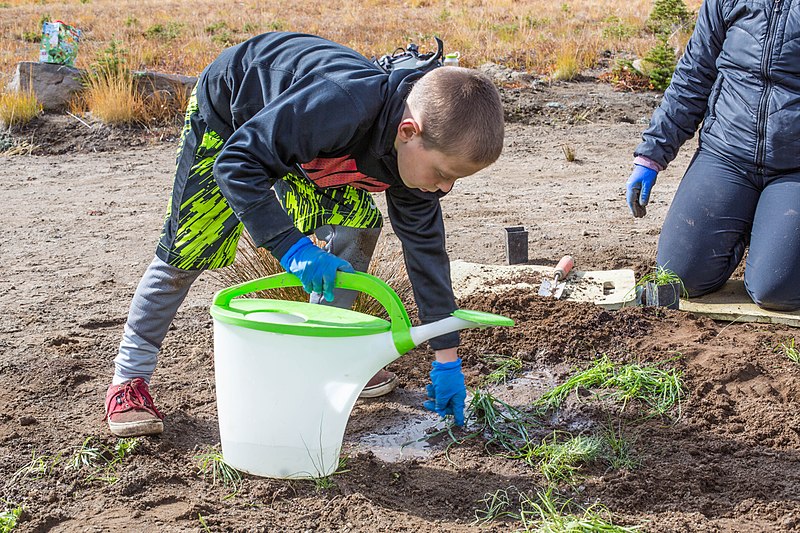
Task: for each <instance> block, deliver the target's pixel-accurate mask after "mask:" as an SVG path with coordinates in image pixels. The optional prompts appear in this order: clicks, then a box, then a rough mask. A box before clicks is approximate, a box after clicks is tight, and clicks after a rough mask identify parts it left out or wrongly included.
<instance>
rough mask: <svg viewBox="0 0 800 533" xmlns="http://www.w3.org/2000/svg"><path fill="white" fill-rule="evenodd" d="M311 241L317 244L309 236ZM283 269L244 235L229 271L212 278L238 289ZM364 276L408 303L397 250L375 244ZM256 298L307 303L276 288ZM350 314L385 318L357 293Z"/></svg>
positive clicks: (297, 290) (301, 295)
mask: <svg viewBox="0 0 800 533" xmlns="http://www.w3.org/2000/svg"><path fill="white" fill-rule="evenodd" d="M311 240H313V241H315V242H316V243H317V244H320V243H319V242H318V241H316V239H315V238H314V237H313V236H312V237H311ZM283 271H284V270H283V268H282V267H281V266H280V264H279V263H278V260H277V259H275V258H274V257H273V256H272V254H270V253H269V252H268V251H266V250H265V249H263V248H257V247H256V245H255V244H254V243H253V239H252V238H251V237H250V235H249V234H248V233H247V232H246V231H245V232H242V238H241V239H240V240H239V248H238V250H237V252H236V261H235V262H234V263H233V264H232V265H231V266H229V267H227V268H223V269H220V270H216V271H214V277H216V278H217V279H218V280H219V281H220V282H221V283H222V284H223V285H225V286H226V287H227V286H231V285H238V284H239V283H244V282H246V281H250V280H253V279H258V278H263V277H266V276H271V275H273V274H278V273H280V272H283ZM368 272H369V273H370V274H372V275H373V276H376V277H378V278H380V279H382V280H383V281H385V282H386V283H387V284H388V285H389V286H390V287H391V288H392V289H394V291H395V292H396V293H397V295H398V296H399V297H400V299H401V300H402V301H403V302H409V301H410V300H411V299H412V292H411V283H410V282H409V280H408V276H407V275H406V269H405V263H404V262H403V254H402V252H401V250H400V247H399V246H397V247H392V246H390V245H388V244H387V243H386V240H385V239H381V240H380V241H379V242H378V246H377V248H376V250H375V254H374V255H373V256H372V262H371V263H370V265H369V270H368ZM254 295H255V296H256V297H259V298H275V299H279V300H289V301H295V302H305V301H308V294H307V293H306V292H305V291H303V289H302V287H291V288H280V289H272V290H269V291H263V292H257V293H254ZM353 310H355V311H358V312H361V313H366V314H368V315H374V316H379V317H383V318H387V317H388V315H387V314H386V313H385V311H384V309H383V306H381V304H380V303H378V301H377V300H375V299H374V298H372V297H370V296H367V295H366V294H364V293H360V294H359V295H358V298H356V301H355V303H354V304H353Z"/></svg>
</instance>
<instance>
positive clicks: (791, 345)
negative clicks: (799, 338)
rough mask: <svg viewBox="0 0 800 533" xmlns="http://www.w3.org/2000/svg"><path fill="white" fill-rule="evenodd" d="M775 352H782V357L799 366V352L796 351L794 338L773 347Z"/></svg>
mask: <svg viewBox="0 0 800 533" xmlns="http://www.w3.org/2000/svg"><path fill="white" fill-rule="evenodd" d="M775 351H780V352H782V353H783V355H785V356H786V358H787V359H789V361H791V362H793V363H797V364H798V365H800V350H798V349H797V347H796V346H795V339H794V337H790V338H788V339H786V340H785V341H784V342H782V343H780V344H779V345H778V346H776V347H775Z"/></svg>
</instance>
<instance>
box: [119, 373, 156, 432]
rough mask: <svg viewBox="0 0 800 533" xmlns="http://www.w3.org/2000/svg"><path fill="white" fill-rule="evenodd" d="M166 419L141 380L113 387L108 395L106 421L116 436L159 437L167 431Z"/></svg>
mask: <svg viewBox="0 0 800 533" xmlns="http://www.w3.org/2000/svg"><path fill="white" fill-rule="evenodd" d="M162 418H164V415H162V414H161V413H160V412H159V411H158V409H156V406H155V405H153V398H151V397H150V388H149V387H148V385H147V382H146V381H145V380H143V379H142V378H136V379H132V380H130V381H126V382H125V383H121V384H119V385H111V386H110V387H109V388H108V392H106V420H108V427H109V428H110V429H111V433H113V434H114V435H116V436H117V437H139V436H142V435H158V434H160V433H162V432H163V431H164V422H162V421H161V419H162Z"/></svg>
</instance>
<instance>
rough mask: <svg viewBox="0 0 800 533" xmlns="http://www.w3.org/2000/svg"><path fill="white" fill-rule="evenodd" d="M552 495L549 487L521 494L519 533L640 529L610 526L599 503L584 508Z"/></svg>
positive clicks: (608, 516) (624, 532) (626, 532)
mask: <svg viewBox="0 0 800 533" xmlns="http://www.w3.org/2000/svg"><path fill="white" fill-rule="evenodd" d="M554 492H555V491H554V489H553V487H552V486H551V487H548V488H547V489H546V490H543V491H539V492H537V493H536V496H535V497H530V496H528V495H521V496H522V498H521V502H520V513H519V515H520V520H521V522H522V525H523V528H524V529H523V531H536V532H538V533H564V532H576V533H577V532H586V533H589V532H602V533H633V532H636V531H640V530H641V527H640V526H618V525H616V524H614V523H613V522H612V521H611V513H610V512H609V510H608V508H606V507H605V506H604V505H601V504H600V503H594V504H592V505H590V506H589V507H586V508H584V507H581V506H580V505H577V504H575V503H574V502H573V501H572V500H570V499H567V500H561V499H560V498H559V497H558V496H557V495H556V494H554Z"/></svg>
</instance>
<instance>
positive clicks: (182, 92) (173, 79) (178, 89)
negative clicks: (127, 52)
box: [133, 71, 197, 102]
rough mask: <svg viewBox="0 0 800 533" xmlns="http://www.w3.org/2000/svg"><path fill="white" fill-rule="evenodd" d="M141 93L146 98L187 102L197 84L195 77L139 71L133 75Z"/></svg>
mask: <svg viewBox="0 0 800 533" xmlns="http://www.w3.org/2000/svg"><path fill="white" fill-rule="evenodd" d="M133 75H134V77H135V79H136V86H137V88H138V89H139V92H140V93H141V94H142V95H143V96H145V97H150V96H152V95H156V96H165V97H167V98H168V99H172V100H178V101H181V102H183V101H186V98H187V97H188V96H189V94H190V93H191V92H192V89H194V86H195V84H196V83H197V78H196V77H195V76H181V75H179V74H162V73H160V72H150V71H137V72H134V73H133Z"/></svg>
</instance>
